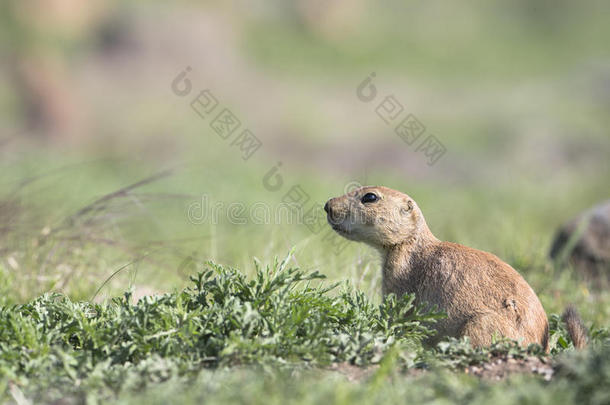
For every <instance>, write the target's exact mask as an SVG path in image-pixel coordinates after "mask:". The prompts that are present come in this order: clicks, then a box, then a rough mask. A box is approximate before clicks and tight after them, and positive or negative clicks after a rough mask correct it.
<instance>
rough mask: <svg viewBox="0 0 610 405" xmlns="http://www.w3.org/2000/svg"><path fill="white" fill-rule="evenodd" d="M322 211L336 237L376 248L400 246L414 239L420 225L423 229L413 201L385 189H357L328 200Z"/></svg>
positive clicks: (418, 212)
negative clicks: (337, 235) (339, 236)
mask: <svg viewBox="0 0 610 405" xmlns="http://www.w3.org/2000/svg"><path fill="white" fill-rule="evenodd" d="M324 210H325V211H326V213H327V220H328V223H329V224H330V226H331V227H332V228H333V229H334V230H335V231H336V232H337V233H338V234H339V235H341V236H343V237H345V238H347V239H350V240H354V241H358V242H364V243H366V244H369V245H371V246H373V247H376V248H384V247H389V246H394V245H397V244H400V243H402V242H404V241H406V240H409V239H410V238H413V237H415V236H417V234H418V233H419V232H420V230H421V229H422V224H424V225H423V226H424V227H425V222H424V219H423V215H422V213H421V211H420V210H419V208H418V207H417V204H416V203H415V201H413V199H412V198H411V197H409V196H408V195H406V194H403V193H401V192H399V191H395V190H392V189H390V188H387V187H374V186H366V187H360V188H358V189H356V190H354V191H352V192H350V193H347V194H345V195H342V196H341V197H335V198H331V199H330V200H328V201H327V202H326V205H325V206H324ZM426 229H427V228H426Z"/></svg>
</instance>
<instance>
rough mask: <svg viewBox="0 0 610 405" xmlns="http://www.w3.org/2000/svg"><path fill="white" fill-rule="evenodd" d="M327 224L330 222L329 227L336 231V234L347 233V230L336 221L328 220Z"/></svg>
mask: <svg viewBox="0 0 610 405" xmlns="http://www.w3.org/2000/svg"><path fill="white" fill-rule="evenodd" d="M329 224H330V227H331V228H333V230H334V231H335V232H337V233H338V234H341V235H348V234H349V230H347V229H346V228H344V227H343V225H342V224H337V223H334V222H330V221H329Z"/></svg>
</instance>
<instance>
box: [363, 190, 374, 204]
mask: <svg viewBox="0 0 610 405" xmlns="http://www.w3.org/2000/svg"><path fill="white" fill-rule="evenodd" d="M378 199H379V197H378V196H377V194H375V193H366V194H365V195H363V196H362V198H361V199H360V202H361V203H362V204H368V203H372V202H375V201H377V200H378Z"/></svg>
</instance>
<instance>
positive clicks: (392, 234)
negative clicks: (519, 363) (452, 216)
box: [324, 187, 549, 350]
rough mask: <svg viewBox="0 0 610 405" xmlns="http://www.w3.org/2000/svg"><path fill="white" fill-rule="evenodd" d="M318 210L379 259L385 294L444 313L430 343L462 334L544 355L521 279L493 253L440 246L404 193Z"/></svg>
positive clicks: (537, 319)
mask: <svg viewBox="0 0 610 405" xmlns="http://www.w3.org/2000/svg"><path fill="white" fill-rule="evenodd" d="M324 209H325V210H326V212H327V216H328V222H329V223H330V225H331V226H332V228H333V229H334V230H335V231H336V232H337V233H339V234H340V235H342V236H343V237H345V238H347V239H350V240H354V241H358V242H364V243H366V244H368V245H370V246H372V247H374V248H375V249H377V250H378V251H379V252H380V253H381V256H382V260H383V265H382V276H383V284H382V288H383V294H384V295H386V294H389V293H394V294H396V295H402V294H404V293H414V294H415V299H416V302H417V303H420V304H428V305H435V306H437V307H438V308H440V309H441V310H443V311H445V312H446V313H447V315H448V316H447V318H446V319H442V320H440V321H439V322H438V323H437V324H436V326H435V328H436V329H437V331H438V333H437V335H436V336H435V337H434V339H433V340H431V342H430V343H435V342H436V341H438V340H440V339H442V338H443V337H446V336H453V337H462V336H468V338H469V339H470V342H471V343H472V344H473V345H474V346H488V345H490V344H491V343H492V338H493V336H494V335H496V336H503V337H507V338H510V339H515V340H519V341H521V343H522V344H524V345H527V344H530V343H537V344H539V345H541V346H542V347H543V348H544V349H545V350H548V338H549V324H548V320H547V317H546V313H545V312H544V309H543V308H542V304H541V303H540V301H539V300H538V297H537V296H536V294H535V293H534V291H533V290H532V288H531V287H530V286H529V284H528V283H527V282H526V281H525V280H524V279H523V277H521V275H520V274H519V273H517V271H516V270H515V269H513V268H512V267H511V266H509V265H508V264H506V263H505V262H503V261H502V260H500V259H499V258H498V257H496V256H494V255H492V254H491V253H487V252H483V251H480V250H476V249H472V248H469V247H466V246H462V245H458V244H456V243H450V242H443V241H440V240H438V239H437V238H436V237H435V236H434V235H433V234H432V232H431V231H430V229H429V228H428V225H427V224H426V220H425V219H424V216H423V214H422V212H421V210H420V209H419V207H418V206H417V204H416V203H415V201H414V200H413V199H412V198H410V197H409V196H407V195H406V194H403V193H401V192H398V191H395V190H392V189H389V188H387V187H361V188H359V189H357V190H354V191H352V192H350V193H348V194H345V195H343V196H341V197H337V198H332V199H330V200H329V201H328V202H327V203H326V205H325V207H324Z"/></svg>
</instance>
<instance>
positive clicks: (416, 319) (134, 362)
mask: <svg viewBox="0 0 610 405" xmlns="http://www.w3.org/2000/svg"><path fill="white" fill-rule="evenodd" d="M289 258H290V257H287V258H286V259H285V260H284V261H282V262H281V263H278V262H277V261H276V262H275V263H274V265H273V266H268V267H266V268H265V269H261V268H260V267H257V272H256V275H255V277H254V278H252V279H247V278H246V277H245V276H244V275H243V274H242V273H241V272H239V271H238V270H235V269H231V268H225V267H222V266H219V265H215V264H212V263H210V264H209V267H208V269H207V270H206V271H204V272H200V273H198V274H197V276H194V277H192V279H191V281H192V285H191V287H189V288H186V289H184V290H182V291H180V292H176V293H167V294H162V295H157V296H148V297H145V298H143V299H140V300H139V301H138V302H136V303H132V301H133V300H132V296H131V293H126V294H125V296H124V297H123V298H116V299H113V300H112V301H110V302H107V303H104V304H92V303H90V302H73V301H71V300H70V299H69V298H68V297H66V296H64V295H61V294H45V295H43V296H41V297H39V298H37V299H35V300H33V301H32V302H30V303H28V304H25V305H17V306H12V307H0V385H1V386H3V387H4V389H5V390H4V392H5V394H4V395H6V396H7V398H8V397H10V395H12V396H13V398H15V395H17V394H16V392H20V393H21V394H23V395H25V397H26V398H31V399H33V400H35V402H36V403H42V402H45V403H46V402H48V403H52V402H53V401H56V400H60V399H63V400H67V401H80V400H85V399H95V398H97V399H98V400H99V399H105V400H110V399H116V398H117V395H118V396H119V398H121V397H122V395H123V394H126V395H128V396H131V395H136V396H138V395H139V394H138V392H140V391H141V390H142V389H143V388H145V387H154V388H153V391H154V390H156V389H157V388H158V387H155V386H156V385H158V384H159V383H161V384H162V385H164V386H167V389H168V390H169V391H170V392H171V391H172V390H183V389H184V388H178V387H181V386H182V387H184V385H188V384H189V383H191V384H192V383H194V382H196V381H197V380H198V379H201V378H202V375H205V376H210V374H211V375H212V376H213V378H212V379H213V380H214V379H217V378H219V377H218V376H222V375H225V374H227V373H228V370H230V369H231V368H232V367H239V369H240V370H242V371H241V372H240V373H243V372H245V373H246V374H248V373H252V372H254V371H252V370H253V368H256V367H263V368H264V370H267V371H265V372H264V373H265V374H266V375H265V377H264V379H263V380H262V381H261V382H257V384H259V383H260V384H263V385H264V384H266V383H265V382H264V381H266V379H269V378H274V379H278V380H279V381H283V380H286V379H289V378H290V374H289V373H288V371H287V370H291V371H292V372H294V373H297V374H300V373H305V374H309V377H308V378H312V379H315V378H320V377H319V376H318V377H316V375H315V373H314V372H313V370H314V367H315V368H317V369H319V368H320V367H322V368H325V367H328V366H330V365H331V364H332V363H341V364H351V365H354V366H358V367H366V366H371V365H374V364H380V367H379V368H376V369H375V371H374V372H373V376H372V378H370V379H369V380H368V382H366V383H365V384H364V386H365V387H367V388H366V390H369V391H371V393H372V394H373V397H374V396H375V393H376V391H379V389H380V386H381V385H384V384H385V382H384V381H385V380H386V379H390V381H391V380H392V379H394V380H397V379H399V378H405V377H401V374H400V373H401V370H402V372H404V371H408V370H410V369H422V368H426V369H429V368H432V369H435V370H441V369H453V370H457V371H459V370H462V369H464V368H465V367H468V366H471V365H473V364H485V363H487V362H489V361H491V360H493V359H496V358H527V357H530V356H538V357H541V358H545V357H546V355H545V354H544V353H543V352H542V351H541V350H540V348H539V347H536V346H532V347H529V348H523V347H520V346H519V345H518V344H517V343H513V342H503V341H501V342H497V343H495V344H494V345H492V346H491V347H489V348H484V349H472V348H471V347H470V345H469V344H468V342H467V341H457V340H449V341H445V342H441V343H440V344H439V345H438V346H437V347H434V348H426V347H425V344H424V342H423V341H424V340H425V338H426V337H428V336H431V335H432V334H433V331H432V330H431V329H429V327H430V326H431V325H433V323H434V321H435V319H437V318H438V317H439V316H443V315H442V314H435V313H430V312H424V311H423V310H422V309H421V308H416V307H413V305H412V302H413V298H414V297H412V296H409V295H405V296H404V297H400V298H396V297H394V296H389V297H387V298H386V299H385V300H384V301H383V302H382V303H381V304H380V305H379V306H376V305H373V304H372V303H371V302H370V301H369V300H368V299H367V298H366V296H364V294H362V293H361V292H357V291H354V290H353V289H350V288H347V287H344V288H343V290H341V291H335V290H336V289H337V287H338V285H336V284H335V285H331V286H326V285H325V284H323V283H320V282H319V280H320V279H322V278H323V276H322V275H320V274H319V273H317V272H313V273H305V272H302V271H300V270H298V269H295V268H291V267H288V260H289ZM333 292H334V294H333ZM554 320H555V322H554V326H555V327H556V329H554V330H553V331H552V334H553V335H561V336H560V337H559V338H557V337H556V339H554V341H555V342H559V344H555V345H554V347H553V351H554V352H561V351H563V350H565V349H566V348H568V347H569V345H570V344H569V343H568V342H569V337H568V336H567V335H566V334H565V331H562V330H560V329H559V328H558V325H559V324H558V322H557V318H554ZM604 333H605V332H599V331H598V332H597V333H596V334H594V337H595V339H594V341H593V342H594V343H592V345H593V348H592V349H591V350H590V351H589V352H588V353H587V354H586V355H581V356H580V358H579V359H578V360H577V361H578V364H576V363H574V361H575V360H574V359H571V360H570V361H567V362H566V363H565V364H563V363H561V361H560V363H559V364H560V368H559V372H560V375H561V376H570V378H575V379H576V381H577V383H576V388H575V389H573V390H570V392H571V393H574V395H577V396H583V397H586V398H587V399H588V398H592V399H595V400H596V401H597V400H598V399H599V398H598V397H600V396H601V397H603V395H606V394H605V392H606V391H605V389H606V388H603V383H605V382H606V383H607V382H608V381H610V380H609V379H610V367H608V363H607V361H608V356H609V355H610V351H609V350H608V349H609V348H610V345H606V346H603V345H602V347H601V348H598V347H597V345H598V342H606V343H608V341H607V340H606V336H604ZM598 367H602V369H601V370H599V371H601V373H600V372H596V374H595V376H590V375H588V374H591V371H592V369H594V368H598ZM207 369H213V370H216V371H215V372H211V371H205V370H207ZM271 369H275V370H276V371H277V372H278V373H279V374H277V375H276V376H275V377H272V376H273V375H274V373H272V372H271V371H269V370H271ZM248 370H250V371H248ZM307 370H309V371H307ZM323 373H324V372H323ZM326 373H327V371H326ZM439 373H440V374H439V375H442V374H443V373H442V372H440V371H439ZM238 375H239V374H238ZM390 377H392V378H390ZM233 378H236V377H234V376H230V377H229V380H232V379H233ZM444 378H448V377H444ZM441 381H442V380H441ZM579 384H581V385H582V387H581V386H580V385H579ZM596 384H600V387H599V388H598V387H597V385H596ZM290 385H291V384H290V383H289V386H290ZM441 386H442V385H441ZM330 387H331V386H328V387H324V389H325V390H328V389H330ZM447 388H448V387H445V389H447ZM207 389H209V390H211V392H212V393H213V392H214V391H215V390H214V389H213V388H212V386H208V387H207ZM256 389H260V388H256ZM292 389H295V390H297V391H299V390H301V389H302V388H301V387H300V386H296V387H294V386H293V388H292ZM343 389H344V390H346V393H349V395H350V396H351V395H358V392H359V391H360V390H361V389H363V388H357V387H350V386H349V385H344V387H343ZM164 390H165V389H164ZM581 391H582V392H581ZM290 394H291V391H290V390H285V389H284V388H281V389H280V388H278V389H276V390H275V392H273V395H277V396H278V397H279V398H282V397H285V396H288V395H290ZM148 395H150V394H149V393H148V394H143V396H144V397H147V396H148ZM180 395H186V396H187V398H188V397H189V396H190V395H194V396H195V397H197V396H198V395H202V392H199V391H197V390H195V391H191V390H186V394H185V393H181V394H180ZM206 395H207V394H206ZM216 395H219V396H220V397H221V398H222V396H223V395H225V394H224V393H216ZM239 395H243V393H240V394H238V396H239ZM418 395H422V394H421V393H419V394H418ZM474 395H480V394H479V393H474ZM167 398H169V397H166V399H167ZM221 398H219V399H218V400H219V401H220V399H221ZM243 398H245V397H243ZM312 399H313V398H312ZM185 400H186V398H185ZM386 400H387V399H386ZM386 400H384V401H386ZM307 402H308V400H306V401H305V403H307Z"/></svg>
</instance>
